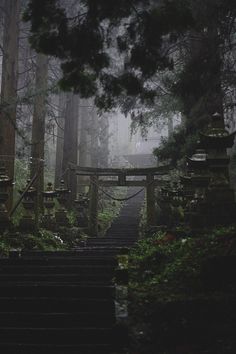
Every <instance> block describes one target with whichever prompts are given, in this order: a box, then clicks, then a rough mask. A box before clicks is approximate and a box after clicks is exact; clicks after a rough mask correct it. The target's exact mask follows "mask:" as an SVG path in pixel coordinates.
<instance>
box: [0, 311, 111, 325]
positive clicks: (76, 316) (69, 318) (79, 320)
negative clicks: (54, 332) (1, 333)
mask: <svg viewBox="0 0 236 354" xmlns="http://www.w3.org/2000/svg"><path fill="white" fill-rule="evenodd" d="M58 310H60V309H58ZM45 324H46V325H47V327H48V328H50V327H52V328H66V327H80V326H81V325H83V326H85V327H91V326H93V327H95V326H104V325H106V326H108V325H110V326H112V325H114V324H115V317H114V314H113V313H105V312H103V313H88V312H71V313H68V312H64V313H63V312H50V313H46V312H42V313H37V312H18V313H17V312H1V313H0V327H34V328H43V327H44V326H45Z"/></svg>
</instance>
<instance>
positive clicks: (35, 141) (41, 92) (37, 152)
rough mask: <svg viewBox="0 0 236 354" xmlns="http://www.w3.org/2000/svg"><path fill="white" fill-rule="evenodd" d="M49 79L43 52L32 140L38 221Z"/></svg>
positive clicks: (37, 68)
mask: <svg viewBox="0 0 236 354" xmlns="http://www.w3.org/2000/svg"><path fill="white" fill-rule="evenodd" d="M47 79H48V58H47V56H45V55H43V54H37V60H36V83H35V89H36V96H35V100H34V113H33V122H32V141H31V144H32V146H31V157H32V164H31V178H32V177H33V176H34V175H35V174H36V173H38V171H39V169H40V174H39V177H38V179H37V180H36V182H35V184H34V187H35V188H36V189H37V200H36V203H35V204H36V205H35V212H36V222H37V221H38V214H39V210H43V198H42V194H41V192H42V191H43V189H44V145H45V118H46V90H47Z"/></svg>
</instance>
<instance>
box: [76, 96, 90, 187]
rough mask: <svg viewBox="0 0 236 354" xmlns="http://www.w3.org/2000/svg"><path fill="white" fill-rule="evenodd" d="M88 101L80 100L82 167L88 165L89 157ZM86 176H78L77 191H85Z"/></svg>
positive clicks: (80, 162) (80, 156) (80, 157)
mask: <svg viewBox="0 0 236 354" xmlns="http://www.w3.org/2000/svg"><path fill="white" fill-rule="evenodd" d="M88 106H89V101H88V100H81V101H80V129H79V130H80V131H79V136H80V138H79V165H80V166H82V167H87V166H90V158H89V141H88V139H89V136H88V124H89V107H88ZM86 181H87V178H86V177H83V176H79V177H78V192H79V193H85V190H86V188H85V186H84V184H85V183H86Z"/></svg>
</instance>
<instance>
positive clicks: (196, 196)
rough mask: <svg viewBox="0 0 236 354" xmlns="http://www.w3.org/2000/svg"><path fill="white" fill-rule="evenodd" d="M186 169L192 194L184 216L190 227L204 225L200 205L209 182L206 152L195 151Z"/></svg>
mask: <svg viewBox="0 0 236 354" xmlns="http://www.w3.org/2000/svg"><path fill="white" fill-rule="evenodd" d="M187 167H188V170H189V171H191V173H190V175H189V181H190V185H191V187H192V193H193V194H192V197H191V199H190V198H189V200H188V203H187V205H186V211H185V216H186V218H187V221H189V222H190V224H191V225H194V226H201V225H204V224H205V216H204V215H202V213H201V204H202V203H204V200H205V197H206V190H207V187H208V184H209V182H210V176H209V172H208V162H207V154H206V151H205V150H204V149H197V150H196V152H195V154H193V155H192V157H191V158H187ZM185 181H186V179H185Z"/></svg>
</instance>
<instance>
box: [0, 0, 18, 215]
mask: <svg viewBox="0 0 236 354" xmlns="http://www.w3.org/2000/svg"><path fill="white" fill-rule="evenodd" d="M4 10H5V23H4V33H3V64H2V84H1V117H0V118H1V119H0V160H2V161H3V162H4V163H5V166H6V168H7V170H8V175H9V177H10V178H12V179H13V178H14V161H15V128H16V105H17V103H16V102H17V78H18V77H17V76H18V41H19V12H20V1H19V0H11V1H9V0H5V4H4ZM12 202H13V192H12V191H11V193H10V197H9V202H8V205H7V208H8V210H10V209H11V207H12Z"/></svg>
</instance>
